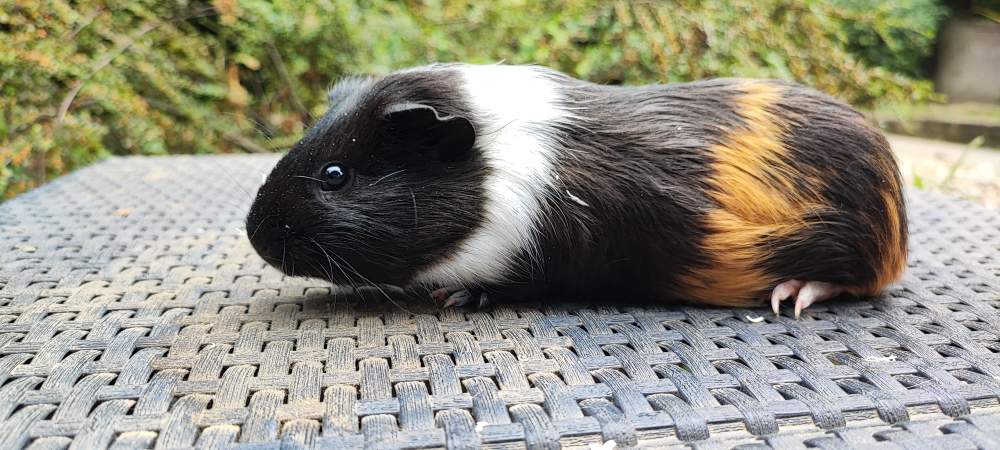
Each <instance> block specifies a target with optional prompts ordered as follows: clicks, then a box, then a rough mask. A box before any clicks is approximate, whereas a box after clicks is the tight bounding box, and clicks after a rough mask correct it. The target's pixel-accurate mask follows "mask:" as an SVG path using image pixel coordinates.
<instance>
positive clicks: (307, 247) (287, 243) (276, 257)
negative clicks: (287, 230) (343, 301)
mask: <svg viewBox="0 0 1000 450" xmlns="http://www.w3.org/2000/svg"><path fill="white" fill-rule="evenodd" d="M251 244H252V245H253V248H254V250H255V251H256V252H257V254H258V255H260V257H261V259H263V260H264V262H266V263H268V264H269V265H271V267H274V268H275V269H278V270H279V271H281V272H282V273H284V274H285V275H288V276H293V277H309V278H319V279H323V280H326V281H329V282H331V283H336V282H337V281H338V280H337V277H336V276H335V275H336V274H337V273H339V271H338V269H337V268H338V267H341V266H340V263H338V262H336V260H335V258H336V257H335V256H334V255H331V254H330V253H329V252H328V251H327V250H325V249H323V247H322V246H320V245H319V244H312V243H310V242H308V241H303V240H302V239H297V238H294V237H289V238H285V239H277V240H274V241H268V240H265V239H258V240H253V239H252V240H251Z"/></svg>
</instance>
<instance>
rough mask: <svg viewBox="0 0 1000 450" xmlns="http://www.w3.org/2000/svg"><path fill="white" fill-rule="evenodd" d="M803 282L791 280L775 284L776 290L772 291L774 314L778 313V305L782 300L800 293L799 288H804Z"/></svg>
mask: <svg viewBox="0 0 1000 450" xmlns="http://www.w3.org/2000/svg"><path fill="white" fill-rule="evenodd" d="M802 284H803V283H802V282H801V281H799V280H789V281H786V282H784V283H781V284H779V285H777V286H775V288H774V291H773V292H771V310H772V311H774V315H776V316H777V315H778V306H779V305H780V304H781V302H783V301H785V300H788V299H789V298H791V297H793V296H795V295H797V294H798V293H799V289H802Z"/></svg>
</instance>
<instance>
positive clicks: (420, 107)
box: [247, 71, 486, 284]
mask: <svg viewBox="0 0 1000 450" xmlns="http://www.w3.org/2000/svg"><path fill="white" fill-rule="evenodd" d="M455 76H456V75H455V74H452V73H449V72H448V71H439V72H435V73H433V74H426V73H412V74H395V75H390V76H387V77H385V78H381V79H365V78H350V79H347V80H344V81H342V82H341V83H340V84H338V85H337V86H336V87H335V88H334V89H333V90H332V91H331V95H330V97H331V102H333V103H332V105H331V108H330V110H329V111H328V112H327V113H326V114H325V115H324V116H323V117H322V119H320V120H319V121H318V122H317V123H316V125H315V126H314V127H313V128H312V129H311V130H309V132H308V133H307V134H306V136H305V138H303V139H302V140H301V141H300V142H299V143H298V144H297V145H296V146H295V147H294V148H292V149H291V150H290V151H289V152H288V154H287V155H286V156H285V157H283V158H282V159H281V160H280V161H279V162H278V164H277V165H276V167H275V168H274V170H273V171H272V173H271V174H270V175H269V176H268V179H267V181H266V182H265V184H264V186H262V187H261V188H260V190H259V192H258V193H257V197H256V199H255V201H254V204H253V206H252V208H251V210H250V214H249V215H248V216H247V233H248V236H249V237H250V241H251V243H252V244H253V245H254V248H255V249H256V250H257V251H258V252H259V253H260V254H261V255H262V257H264V259H265V260H267V261H268V262H270V263H271V264H273V265H274V266H275V267H279V268H281V269H282V270H284V271H285V272H287V273H289V274H292V275H305V276H313V277H320V278H327V279H331V280H333V281H335V282H337V283H339V284H347V283H351V282H354V283H359V284H368V283H385V284H404V283H405V282H406V281H408V280H409V279H410V278H411V277H412V275H413V274H414V273H416V271H418V270H419V269H421V268H423V267H425V266H427V265H430V264H433V263H435V262H437V261H439V260H440V259H441V258H443V257H445V256H446V255H448V253H449V251H451V250H452V248H453V247H454V246H455V245H456V244H457V243H458V242H459V241H460V240H461V238H463V237H465V236H466V235H467V234H468V232H469V230H470V229H472V228H474V227H475V225H476V224H478V223H479V221H480V216H481V215H482V201H481V199H482V197H483V193H482V184H483V178H484V176H485V175H486V166H485V164H484V162H483V161H482V158H480V157H479V156H478V155H477V154H475V153H474V152H470V151H468V150H469V149H470V147H471V146H472V144H473V142H474V139H475V134H474V129H473V128H472V125H471V123H470V122H469V121H468V120H467V119H465V117H468V116H469V115H470V114H471V112H470V111H469V110H468V107H467V106H465V105H464V103H463V101H462V95H461V94H460V93H459V92H458V91H457V89H458V87H459V85H460V84H459V83H458V81H457V80H456V79H455ZM434 130H439V131H440V133H434V132H433V131H434ZM456 136H457V137H456ZM432 138H433V139H432ZM330 162H341V163H344V164H346V165H347V166H349V167H351V168H352V169H353V171H354V175H353V176H354V180H353V182H352V185H351V186H350V187H349V188H347V189H344V190H342V191H335V192H326V191H323V190H322V189H321V183H319V182H318V181H317V180H316V178H318V177H319V176H320V174H319V171H320V169H321V168H322V167H323V166H324V165H325V164H327V163H330ZM286 226H287V227H289V228H287V231H286V228H285V227H286Z"/></svg>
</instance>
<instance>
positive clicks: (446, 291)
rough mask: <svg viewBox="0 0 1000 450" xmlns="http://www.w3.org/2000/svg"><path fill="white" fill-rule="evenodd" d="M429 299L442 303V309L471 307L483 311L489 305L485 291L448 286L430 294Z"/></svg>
mask: <svg viewBox="0 0 1000 450" xmlns="http://www.w3.org/2000/svg"><path fill="white" fill-rule="evenodd" d="M431 298H433V299H434V300H437V301H439V302H444V306H443V307H444V308H450V307H452V306H466V305H471V306H472V307H474V308H476V309H483V308H485V307H486V306H488V305H489V304H490V299H489V296H488V295H486V291H484V290H482V289H479V288H465V287H462V286H448V287H443V288H441V289H437V290H435V291H433V292H431Z"/></svg>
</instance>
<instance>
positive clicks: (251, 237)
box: [250, 214, 276, 240]
mask: <svg viewBox="0 0 1000 450" xmlns="http://www.w3.org/2000/svg"><path fill="white" fill-rule="evenodd" d="M274 216H276V214H271V215H267V216H264V218H263V219H261V220H260V223H258V224H257V228H254V229H253V233H250V239H251V240H252V239H253V237H254V236H256V235H257V231H259V230H260V227H261V226H262V225H264V222H267V219H270V218H272V217H274Z"/></svg>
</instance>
